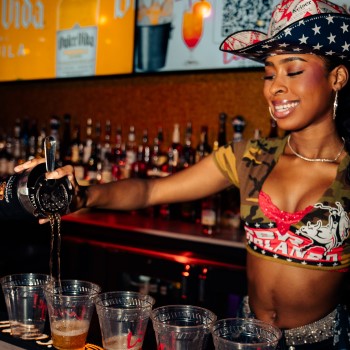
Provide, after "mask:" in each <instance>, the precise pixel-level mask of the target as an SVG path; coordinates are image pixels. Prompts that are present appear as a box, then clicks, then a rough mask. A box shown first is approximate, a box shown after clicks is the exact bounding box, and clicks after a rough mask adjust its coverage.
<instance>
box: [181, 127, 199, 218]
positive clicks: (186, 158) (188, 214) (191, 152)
mask: <svg viewBox="0 0 350 350" xmlns="http://www.w3.org/2000/svg"><path fill="white" fill-rule="evenodd" d="M194 163H195V149H194V148H193V147H192V123H191V122H188V123H187V125H186V131H185V143H184V146H183V151H182V157H181V161H180V169H186V168H188V167H190V166H192V165H193V164H194ZM200 204H201V201H200V200H194V201H187V202H182V203H181V220H183V221H186V222H192V223H195V222H197V221H200V213H201V210H200Z"/></svg>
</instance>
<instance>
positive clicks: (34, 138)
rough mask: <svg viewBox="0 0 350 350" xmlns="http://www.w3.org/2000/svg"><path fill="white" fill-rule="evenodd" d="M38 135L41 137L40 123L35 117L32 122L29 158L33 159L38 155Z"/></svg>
mask: <svg viewBox="0 0 350 350" xmlns="http://www.w3.org/2000/svg"><path fill="white" fill-rule="evenodd" d="M38 137H39V130H38V123H37V120H36V119H34V120H32V122H31V126H30V130H29V141H28V146H29V156H28V159H33V158H35V157H36V155H37V152H38V149H37V148H38Z"/></svg>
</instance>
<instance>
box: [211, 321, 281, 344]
mask: <svg viewBox="0 0 350 350" xmlns="http://www.w3.org/2000/svg"><path fill="white" fill-rule="evenodd" d="M210 331H211V333H212V336H213V341H214V346H215V350H236V349H240V350H254V349H255V350H257V349H259V350H274V349H276V348H277V345H278V342H279V340H280V339H281V337H282V332H281V331H280V329H278V328H277V327H275V326H272V325H270V324H268V323H265V322H262V321H259V320H256V319H254V318H226V319H222V320H218V321H216V322H214V324H213V325H212V326H211V329H210Z"/></svg>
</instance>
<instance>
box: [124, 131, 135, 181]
mask: <svg viewBox="0 0 350 350" xmlns="http://www.w3.org/2000/svg"><path fill="white" fill-rule="evenodd" d="M136 154H137V145H136V135H135V127H134V126H133V125H131V126H130V128H129V133H128V139H127V142H126V162H125V177H126V178H128V177H130V173H131V167H132V164H133V163H134V162H135V161H136Z"/></svg>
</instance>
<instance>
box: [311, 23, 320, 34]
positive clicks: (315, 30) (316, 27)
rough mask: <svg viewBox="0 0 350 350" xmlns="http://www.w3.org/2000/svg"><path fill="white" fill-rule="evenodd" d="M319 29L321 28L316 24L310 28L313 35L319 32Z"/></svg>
mask: <svg viewBox="0 0 350 350" xmlns="http://www.w3.org/2000/svg"><path fill="white" fill-rule="evenodd" d="M320 29H321V27H319V26H318V25H316V24H315V27H314V28H312V30H313V31H314V34H315V35H316V34H321V32H320Z"/></svg>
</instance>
